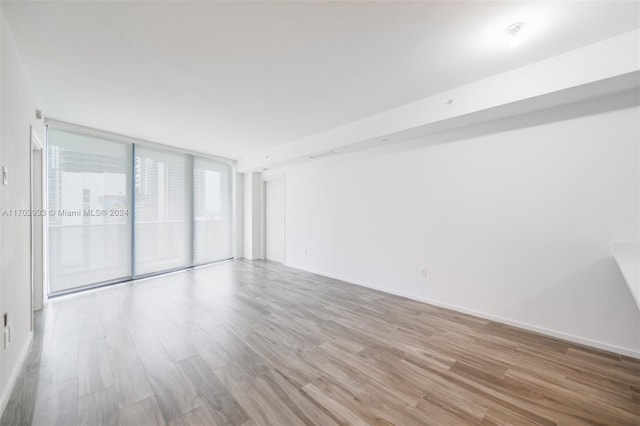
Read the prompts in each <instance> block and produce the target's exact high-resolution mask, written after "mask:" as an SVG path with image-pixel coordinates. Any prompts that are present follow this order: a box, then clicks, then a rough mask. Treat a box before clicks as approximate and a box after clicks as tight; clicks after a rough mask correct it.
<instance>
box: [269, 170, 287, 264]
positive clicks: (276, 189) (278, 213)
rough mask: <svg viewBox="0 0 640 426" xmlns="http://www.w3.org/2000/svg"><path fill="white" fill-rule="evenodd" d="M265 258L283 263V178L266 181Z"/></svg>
mask: <svg viewBox="0 0 640 426" xmlns="http://www.w3.org/2000/svg"><path fill="white" fill-rule="evenodd" d="M265 192H266V194H265V225H266V227H265V228H266V232H265V239H266V244H265V245H266V258H267V259H269V260H273V261H275V262H280V263H284V259H285V239H284V236H285V229H284V225H285V193H284V178H280V179H273V180H268V181H267V182H266V185H265Z"/></svg>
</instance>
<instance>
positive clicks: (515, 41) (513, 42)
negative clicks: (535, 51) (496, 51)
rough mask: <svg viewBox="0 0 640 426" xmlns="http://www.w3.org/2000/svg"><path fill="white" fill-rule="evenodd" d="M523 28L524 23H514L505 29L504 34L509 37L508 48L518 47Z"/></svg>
mask: <svg viewBox="0 0 640 426" xmlns="http://www.w3.org/2000/svg"><path fill="white" fill-rule="evenodd" d="M523 28H524V22H516V23H515V24H511V25H509V26H508V27H507V28H506V29H505V32H506V33H507V34H508V35H509V46H511V47H516V46H519V45H520V42H521V41H522V36H521V33H522V29H523Z"/></svg>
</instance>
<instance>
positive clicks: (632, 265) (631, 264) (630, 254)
mask: <svg viewBox="0 0 640 426" xmlns="http://www.w3.org/2000/svg"><path fill="white" fill-rule="evenodd" d="M613 258H614V259H615V260H616V263H617V264H618V267H619V268H620V272H621V273H622V277H623V278H624V280H625V282H626V283H627V286H628V287H629V291H631V295H632V296H633V300H635V301H636V305H637V306H638V309H640V244H638V243H621V242H617V243H613Z"/></svg>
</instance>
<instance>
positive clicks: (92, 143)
mask: <svg viewBox="0 0 640 426" xmlns="http://www.w3.org/2000/svg"><path fill="white" fill-rule="evenodd" d="M47 146H48V149H47V155H48V158H47V161H48V188H47V189H48V204H49V206H48V207H49V209H48V211H47V216H48V224H49V227H48V230H49V231H48V240H49V248H48V258H49V291H50V292H52V293H54V292H61V291H67V290H69V289H72V288H77V287H83V286H87V285H91V284H96V283H101V282H105V281H111V280H118V279H122V278H124V277H128V276H130V275H131V190H130V188H131V167H130V164H131V151H132V147H131V145H128V144H124V143H120V142H114V141H110V140H105V139H100V138H96V137H92V136H87V135H81V134H76V133H72V132H67V131H61V130H50V131H49V132H48V143H47Z"/></svg>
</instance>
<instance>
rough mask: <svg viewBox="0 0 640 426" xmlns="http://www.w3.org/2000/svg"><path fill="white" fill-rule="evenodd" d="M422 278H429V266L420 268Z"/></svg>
mask: <svg viewBox="0 0 640 426" xmlns="http://www.w3.org/2000/svg"><path fill="white" fill-rule="evenodd" d="M420 278H427V268H420Z"/></svg>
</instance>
